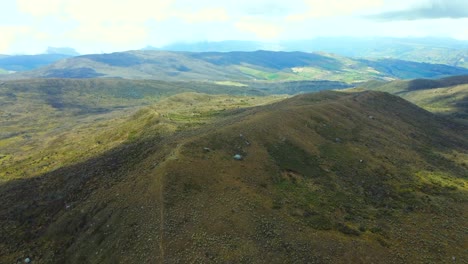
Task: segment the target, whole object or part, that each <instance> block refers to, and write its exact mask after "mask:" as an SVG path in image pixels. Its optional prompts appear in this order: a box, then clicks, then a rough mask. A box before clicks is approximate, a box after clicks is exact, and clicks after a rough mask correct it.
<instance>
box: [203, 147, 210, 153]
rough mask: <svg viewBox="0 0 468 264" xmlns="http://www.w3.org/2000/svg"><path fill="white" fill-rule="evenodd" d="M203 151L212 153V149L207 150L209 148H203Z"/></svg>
mask: <svg viewBox="0 0 468 264" xmlns="http://www.w3.org/2000/svg"><path fill="white" fill-rule="evenodd" d="M203 151H205V152H210V151H211V149H210V148H207V147H204V148H203Z"/></svg>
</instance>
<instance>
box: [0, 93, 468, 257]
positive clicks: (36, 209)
mask: <svg viewBox="0 0 468 264" xmlns="http://www.w3.org/2000/svg"><path fill="white" fill-rule="evenodd" d="M227 99H228V98H222V97H216V96H214V95H211V96H206V95H200V94H193V93H189V94H187V93H185V94H179V95H174V96H172V97H168V98H166V99H163V101H161V102H160V103H161V104H162V105H161V106H162V107H161V108H158V104H156V105H155V106H149V107H147V108H145V109H142V110H140V111H138V112H137V113H135V114H134V115H132V116H131V117H129V118H128V119H126V120H120V121H119V122H112V121H111V122H110V123H108V124H107V126H103V127H102V130H91V131H89V130H83V131H82V132H81V133H83V135H82V136H81V137H82V138H85V139H87V140H89V141H90V142H94V143H93V145H99V144H104V145H105V144H110V146H111V148H108V149H106V150H105V151H102V152H100V153H96V154H94V155H93V156H91V157H88V158H87V159H84V160H83V159H82V160H79V161H76V162H71V163H69V164H67V165H66V166H62V167H58V168H55V169H49V170H45V171H44V172H43V173H36V174H32V175H30V176H29V177H23V178H21V177H19V178H16V179H12V180H9V181H7V182H4V183H2V184H1V185H0V199H1V200H2V203H1V204H0V221H1V223H2V225H1V227H0V228H1V229H0V253H1V254H0V255H1V256H2V257H1V258H2V261H4V262H7V263H15V262H17V261H22V260H24V259H25V258H30V260H32V261H33V262H38V263H115V262H123V263H187V262H197V263H198V262H199V263H285V262H295V263H306V262H309V263H372V262H373V263H421V262H433V263H452V262H453V261H458V260H463V259H464V258H465V257H466V248H465V246H464V244H465V242H466V234H465V229H466V223H465V220H466V217H467V212H468V210H467V205H468V203H467V202H468V189H467V188H468V187H467V186H468V185H467V184H468V183H467V175H468V173H467V172H468V168H467V163H466V161H467V158H468V138H467V137H466V134H463V133H460V131H462V130H463V129H465V127H464V126H463V125H461V124H454V123H451V122H450V121H448V120H446V119H443V118H441V117H438V116H435V115H433V114H431V113H429V112H427V111H425V110H423V109H421V108H418V107H416V106H415V105H412V104H410V103H408V102H407V101H405V100H403V99H401V98H399V97H397V96H393V95H389V94H387V93H382V92H368V91H366V92H354V93H342V92H330V91H328V92H320V93H315V94H304V95H298V96H295V97H292V98H289V99H285V100H281V101H278V99H279V98H274V99H272V100H271V101H270V102H269V104H266V105H261V106H256V107H251V108H244V107H242V103H243V101H242V100H245V99H246V98H243V99H242V98H237V99H233V101H231V103H229V102H226V101H224V100H227ZM252 100H254V101H255V100H257V101H255V102H253V101H252V104H253V105H257V104H263V103H267V101H262V100H260V101H258V100H259V99H252ZM224 105H230V107H228V108H226V109H225V110H223V109H222V107H223V106H224ZM239 106H240V107H239ZM245 106H249V103H247V105H245ZM212 107H214V108H212ZM216 107H217V108H216ZM192 108H193V109H192ZM162 109H166V111H167V110H171V109H173V112H160V111H161V110H162ZM213 110H214V112H213ZM176 127H177V128H176ZM91 135H92V136H91ZM118 135H121V136H118ZM112 137H117V138H118V139H119V140H117V139H114V140H112V139H110V138H112ZM72 138H73V137H70V138H68V139H62V140H61V141H58V142H56V143H55V144H67V142H70V141H69V140H70V139H72ZM105 139H108V141H105ZM109 139H110V140H109ZM117 141H118V144H111V142H117ZM99 142H100V143H99ZM58 152H60V151H58ZM52 154H53V153H52ZM59 154H60V155H65V156H66V155H71V154H70V153H68V152H66V151H65V152H61V153H59ZM48 155H49V154H48ZM55 155H57V154H55ZM42 157H43V158H44V159H47V157H48V156H46V155H43V156H42ZM34 164H35V162H32V161H31V166H35V165H34ZM11 173H17V174H18V175H21V170H19V171H16V172H14V171H11Z"/></svg>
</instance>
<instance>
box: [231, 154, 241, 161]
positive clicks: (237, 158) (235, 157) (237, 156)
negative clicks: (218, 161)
mask: <svg viewBox="0 0 468 264" xmlns="http://www.w3.org/2000/svg"><path fill="white" fill-rule="evenodd" d="M233 158H234V159H235V160H242V155H241V154H236V155H234V157H233Z"/></svg>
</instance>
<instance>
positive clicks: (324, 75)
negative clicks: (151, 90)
mask: <svg viewBox="0 0 468 264" xmlns="http://www.w3.org/2000/svg"><path fill="white" fill-rule="evenodd" d="M462 74H468V69H465V68H461V67H453V66H447V65H442V64H428V63H417V62H409V61H401V60H393V59H381V60H364V59H351V58H346V57H340V56H337V55H332V54H319V53H303V52H272V51H255V52H227V53H221V52H202V53H188V52H168V51H128V52H119V53H111V54H99V55H97V54H96V55H84V56H78V57H73V58H68V59H64V60H60V61H58V62H55V63H53V64H51V65H49V66H44V67H42V68H40V69H37V70H32V71H29V72H21V73H16V74H9V75H4V76H3V78H4V79H24V78H126V79H156V80H172V81H180V80H187V81H188V80H214V81H225V80H237V81H241V80H261V81H300V80H332V81H342V82H347V83H354V82H362V81H366V80H369V79H380V80H391V79H411V78H424V77H426V78H428V77H430V78H438V77H445V76H451V75H462Z"/></svg>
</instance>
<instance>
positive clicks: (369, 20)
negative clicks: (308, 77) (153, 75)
mask: <svg viewBox="0 0 468 264" xmlns="http://www.w3.org/2000/svg"><path fill="white" fill-rule="evenodd" d="M467 25H468V0H3V1H2V2H1V3H0V54H38V53H43V52H44V51H45V50H46V49H47V47H49V46H50V47H72V48H74V49H76V50H77V51H78V52H80V53H82V54H87V53H108V52H115V51H124V50H133V49H141V48H143V47H146V46H148V45H150V46H154V47H161V46H163V45H167V44H170V43H174V42H199V41H223V40H249V41H263V42H269V43H275V42H279V41H285V40H304V39H312V38H314V37H328V36H355V37H369V36H376V37H377V36H388V37H425V36H432V37H451V38H456V39H462V40H468V26H467Z"/></svg>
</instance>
